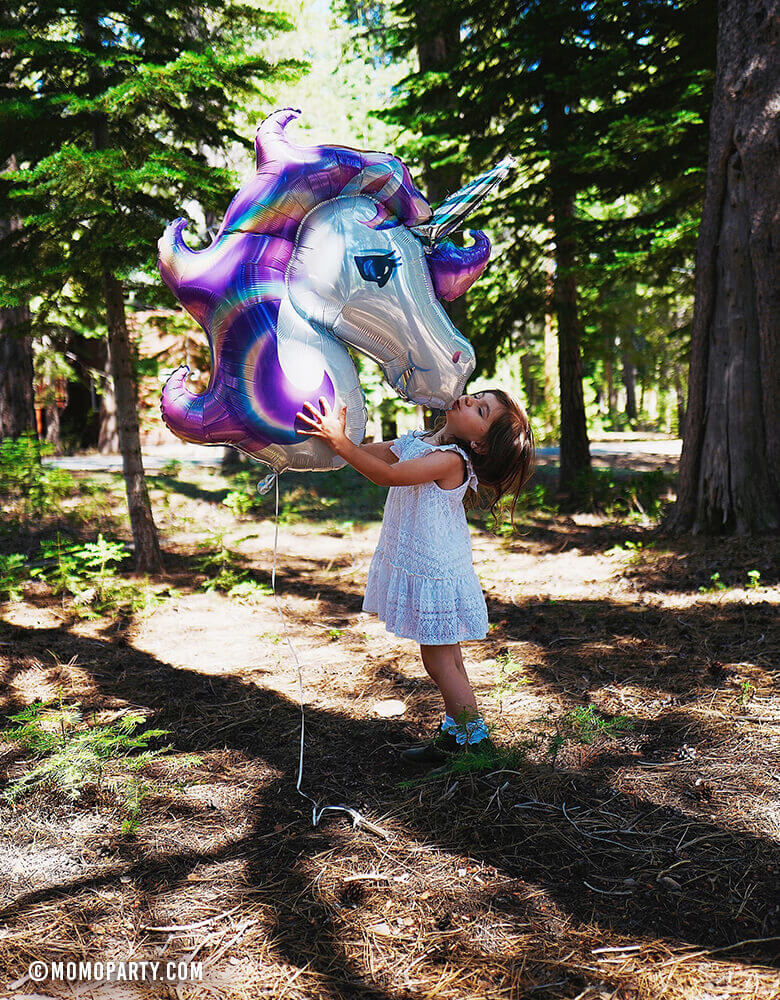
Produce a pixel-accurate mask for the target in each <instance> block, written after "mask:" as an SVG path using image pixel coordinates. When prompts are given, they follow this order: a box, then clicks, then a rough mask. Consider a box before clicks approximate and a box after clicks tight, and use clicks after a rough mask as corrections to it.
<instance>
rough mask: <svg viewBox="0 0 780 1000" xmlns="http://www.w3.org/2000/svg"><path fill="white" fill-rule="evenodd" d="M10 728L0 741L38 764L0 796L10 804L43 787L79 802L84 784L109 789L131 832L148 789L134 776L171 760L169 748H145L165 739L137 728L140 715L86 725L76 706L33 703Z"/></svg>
mask: <svg viewBox="0 0 780 1000" xmlns="http://www.w3.org/2000/svg"><path fill="white" fill-rule="evenodd" d="M9 721H10V722H11V725H10V726H9V727H7V728H6V729H4V730H2V731H0V741H2V742H7V743H8V742H10V743H16V744H18V745H19V746H20V747H22V748H23V749H24V750H26V751H27V752H28V753H29V754H30V755H31V757H32V760H33V761H37V763H35V764H34V766H32V767H31V768H30V769H29V770H27V771H26V772H25V773H24V774H23V775H22V776H21V777H19V778H16V779H14V780H13V781H11V782H10V783H9V784H8V786H7V787H6V789H5V790H4V791H3V793H2V797H3V798H5V799H6V801H9V802H15V801H17V800H18V799H20V798H21V797H23V796H24V795H26V794H28V793H30V792H32V791H33V790H34V789H37V788H48V789H51V790H53V791H55V792H56V793H59V794H62V795H64V796H65V797H66V798H67V799H68V800H69V801H71V802H75V801H76V800H78V799H79V798H80V797H81V795H82V792H83V791H84V789H85V788H86V787H87V786H88V785H94V786H96V787H97V788H109V789H111V790H112V791H113V792H115V793H116V794H117V795H118V797H119V800H120V805H121V808H122V809H123V811H125V812H128V813H129V814H130V815H129V821H130V827H129V828H127V829H126V828H125V826H124V824H123V832H129V833H133V832H135V829H136V828H137V826H138V817H139V814H140V806H141V801H142V799H143V797H144V795H145V794H147V793H148V791H149V789H151V788H152V787H153V786H152V785H150V784H149V783H145V782H144V783H141V782H139V779H138V778H137V777H136V775H137V773H138V772H140V771H141V770H143V768H145V767H147V766H148V765H149V764H151V763H152V762H153V761H158V760H164V759H170V758H171V754H170V751H171V749H172V748H171V746H170V745H166V746H163V747H159V748H157V749H152V748H150V746H149V744H150V742H151V741H152V740H155V739H158V738H159V737H161V736H166V735H167V734H168V732H169V730H167V729H139V727H140V726H141V725H142V724H143V722H144V721H145V720H144V718H143V716H142V715H137V714H128V715H125V716H123V717H122V718H121V719H118V720H117V721H116V722H112V723H108V724H104V725H97V724H93V725H89V724H88V723H86V722H85V721H84V718H83V715H82V711H81V706H80V704H79V703H78V702H76V703H74V704H72V705H63V703H62V701H61V700H60V701H59V702H58V703H56V705H55V703H53V702H50V703H43V702H34V703H33V704H32V705H29V706H28V707H27V708H25V709H23V710H22V711H21V712H17V713H16V714H15V715H11V716H9ZM175 759H176V763H177V764H181V765H188V764H199V763H200V758H199V757H196V756H193V755H188V756H185V757H177V758H175Z"/></svg>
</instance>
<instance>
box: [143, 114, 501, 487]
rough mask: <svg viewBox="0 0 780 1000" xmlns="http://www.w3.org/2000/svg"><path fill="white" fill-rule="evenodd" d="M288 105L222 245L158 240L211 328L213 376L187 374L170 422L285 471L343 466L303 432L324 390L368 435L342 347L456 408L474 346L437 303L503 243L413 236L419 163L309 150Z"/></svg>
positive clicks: (162, 263)
mask: <svg viewBox="0 0 780 1000" xmlns="http://www.w3.org/2000/svg"><path fill="white" fill-rule="evenodd" d="M299 114H300V112H298V111H294V110H292V109H285V110H283V111H277V112H275V113H274V114H272V115H270V116H269V117H268V118H267V119H266V120H265V121H264V122H263V124H262V125H261V126H260V128H259V129H258V132H257V138H256V143H255V145H256V151H257V170H256V173H255V174H254V176H253V177H252V179H251V180H250V181H249V182H248V183H247V184H246V185H244V187H243V188H241V190H240V191H239V192H238V194H237V195H236V196H235V198H234V199H233V201H232V202H231V204H230V206H229V208H228V210H227V213H226V215H225V219H224V221H223V223H222V226H221V228H220V230H219V232H218V233H217V235H216V237H215V238H214V240H213V242H212V244H211V246H209V247H208V248H206V249H204V250H200V251H193V250H191V249H190V248H189V247H188V246H187V245H186V243H185V242H184V239H183V236H182V233H183V230H184V229H185V227H186V220H184V219H177V220H176V221H175V222H172V223H171V224H170V225H169V226H168V227H167V229H166V230H165V233H164V234H163V236H162V238H161V239H160V242H159V251H160V258H159V267H160V272H161V274H162V277H163V280H164V281H165V283H166V284H167V285H168V287H169V288H170V289H171V291H172V292H173V294H174V295H175V296H176V298H177V299H178V300H179V301H180V302H181V303H182V305H183V306H184V307H185V308H186V309H187V311H188V312H189V313H190V314H191V315H192V316H193V317H194V318H195V319H196V320H197V321H198V323H200V325H201V326H202V327H203V328H204V330H205V331H206V335H207V337H208V340H209V346H210V348H211V381H210V383H209V387H208V389H207V390H206V392H205V393H203V394H202V395H197V394H195V393H193V392H192V391H191V390H190V389H189V388H188V387H187V385H186V382H185V379H186V375H187V372H188V369H187V368H186V367H184V368H180V369H178V370H177V371H176V372H175V373H174V374H173V375H172V376H171V377H170V379H169V380H168V382H167V383H166V384H165V386H164V388H163V394H162V415H163V420H164V421H165V423H166V424H167V425H168V427H169V428H170V429H171V430H172V431H173V432H174V433H175V434H177V435H178V436H179V437H181V438H183V439H184V440H186V441H194V442H197V443H198V444H210V445H218V444H219V445H231V446H233V447H235V448H238V449H239V450H241V451H243V452H245V453H246V454H248V455H250V456H252V457H253V458H255V459H258V460H259V461H261V462H265V463H266V464H268V465H270V466H271V467H272V468H273V469H274V470H276V471H278V472H280V471H282V470H284V469H298V470H303V469H319V470H323V469H332V468H339V467H340V466H341V465H343V464H344V463H343V460H341V459H339V458H338V457H337V456H335V455H334V454H333V453H332V452H331V450H330V449H329V448H328V447H327V445H325V444H323V443H322V442H321V441H318V440H317V439H316V438H311V437H302V436H301V435H299V434H297V433H296V430H297V427H298V426H301V428H302V429H303V425H301V424H300V423H299V422H297V420H296V416H295V415H296V413H297V412H298V411H299V410H300V409H301V406H302V404H303V403H304V401H306V400H316V399H317V398H319V397H320V396H324V397H325V398H326V399H327V400H328V401H329V402H330V403H331V405H333V406H341V405H346V407H347V434H348V435H349V437H350V438H351V439H352V440H353V441H356V442H360V441H361V440H362V438H363V434H364V431H365V404H364V397H363V393H362V391H361V389H360V384H359V381H358V376H357V372H356V370H355V366H354V364H353V363H352V360H351V358H350V356H349V352H348V351H347V348H346V346H345V345H348V346H350V347H353V348H355V349H356V350H359V351H361V352H362V353H364V354H366V355H368V356H369V357H370V358H372V359H374V360H375V361H376V362H377V363H378V364H379V365H380V366H381V368H382V371H383V372H384V375H385V377H386V378H387V380H388V382H389V383H390V385H392V386H393V387H394V389H395V390H396V391H397V392H398V393H399V395H401V396H402V397H404V398H406V399H409V400H412V401H414V402H417V403H421V404H425V405H429V406H433V407H437V408H447V407H449V406H451V405H452V403H453V402H454V400H455V399H456V398H457V397H458V396H459V395H460V394H461V392H462V391H463V388H464V386H465V383H466V380H467V379H468V377H469V375H470V374H471V372H472V371H473V370H474V364H475V361H474V352H473V350H472V348H471V345H470V344H469V343H468V341H467V340H466V339H465V338H464V337H462V336H461V334H460V333H458V331H457V330H456V329H455V327H454V326H453V325H452V323H451V322H450V320H449V318H448V316H447V314H446V313H445V311H444V309H443V307H442V306H441V303H440V302H439V301H438V298H437V296H438V297H441V298H445V299H453V298H455V297H457V296H458V295H462V294H463V292H464V291H465V290H466V289H467V288H468V287H469V286H470V285H471V284H472V282H473V281H474V280H475V279H476V278H477V277H478V276H479V274H480V273H481V271H482V270H483V268H484V267H485V265H486V263H487V260H488V257H489V255H490V243H489V242H488V240H487V238H486V237H485V236H484V234H482V233H477V234H474V236H475V242H474V244H473V246H471V247H468V248H466V249H459V248H457V247H455V246H454V244H452V243H444V244H439V245H434V246H433V247H431V246H430V241H426V240H425V238H424V237H423V236H422V235H421V234H418V233H416V232H415V227H416V226H420V225H422V224H424V223H425V222H426V221H428V220H429V219H430V218H431V209H430V206H429V205H428V203H427V202H426V200H425V199H424V198H423V196H422V195H421V194H420V192H419V191H418V190H417V189H416V188H415V186H414V184H413V183H412V180H411V177H410V176H409V172H408V171H407V169H406V167H405V166H404V165H403V164H402V163H401V162H400V161H399V160H397V159H396V158H394V157H392V156H389V155H388V154H386V153H373V152H360V151H358V150H354V149H348V148H345V147H340V146H313V147H298V146H296V145H293V143H292V142H290V140H289V139H288V138H287V136H286V135H285V127H286V126H287V125H288V124H289V122H290V121H292V120H293V119H295V118H297V117H298V115H299Z"/></svg>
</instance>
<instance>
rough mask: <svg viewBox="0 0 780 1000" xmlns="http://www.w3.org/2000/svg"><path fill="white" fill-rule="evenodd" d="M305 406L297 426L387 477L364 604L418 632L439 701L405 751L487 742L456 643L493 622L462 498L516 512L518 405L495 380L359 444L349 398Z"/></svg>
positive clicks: (528, 460)
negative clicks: (383, 437)
mask: <svg viewBox="0 0 780 1000" xmlns="http://www.w3.org/2000/svg"><path fill="white" fill-rule="evenodd" d="M304 406H305V407H306V410H307V411H308V412H307V413H299V414H298V417H299V419H300V420H301V421H303V422H304V423H305V424H307V428H306V430H299V433H301V434H311V435H313V436H315V437H320V438H322V439H323V440H324V441H326V442H327V443H328V444H329V445H330V447H331V448H332V449H333V450H334V451H335V452H336V454H337V455H340V456H341V457H342V458H343V459H345V460H346V461H347V462H348V463H349V464H350V465H351V466H352V467H353V468H355V469H357V471H358V472H360V473H361V474H362V475H364V476H365V477H366V478H367V479H370V480H371V482H373V483H376V484H377V485H378V486H389V487H390V490H389V492H388V495H387V503H386V505H385V512H384V518H383V520H382V530H381V533H380V536H379V544H378V546H377V549H376V552H375V553H374V557H373V559H372V560H371V567H370V569H369V571H368V583H367V586H366V596H365V599H364V601H363V610H364V611H372V612H376V613H377V615H378V616H379V617H380V618H381V619H382V620H383V621H384V622H385V624H386V627H387V630H388V631H390V632H393V633H394V634H395V635H397V636H399V637H400V638H403V639H413V640H414V641H415V642H417V643H419V645H420V655H421V656H422V662H423V665H424V667H425V670H426V671H427V673H428V674H429V676H430V677H431V679H432V680H433V681H434V683H435V684H436V686H437V687H438V689H439V691H440V693H441V696H442V698H443V700H444V711H445V715H444V721H443V722H442V723H441V725H440V727H439V731H438V733H437V735H436V737H435V738H434V740H433V741H432V742H429V743H427V744H425V745H423V746H418V747H411V748H409V749H408V750H405V751H404V752H403V757H404V758H406V760H407V761H409V762H411V763H415V764H421V765H428V764H435V763H440V762H441V761H442V760H444V759H446V757H447V756H449V755H450V754H453V753H456V752H458V751H460V750H463V749H469V748H477V749H480V750H482V749H484V748H486V747H490V746H491V744H490V741H489V739H488V732H487V728H486V727H485V723H484V721H483V720H482V717H481V716H480V714H479V712H478V710H477V702H476V698H475V696H474V691H473V690H472V687H471V684H470V683H469V679H468V676H467V674H466V669H465V667H464V665H463V656H462V655H461V649H460V643H461V642H462V641H464V640H466V639H484V638H485V636H486V635H487V625H488V621H487V608H486V606H485V598H484V596H483V594H482V589H481V587H480V584H479V580H478V578H477V575H476V573H475V572H474V566H473V562H472V554H471V537H470V535H469V529H468V524H467V522H466V515H465V511H464V506H463V501H464V498H465V496H466V494H467V493H468V492H469V491H473V494H474V495H475V496H476V495H477V491H478V490H479V492H480V494H482V496H483V498H484V499H485V500H487V502H488V505H489V506H490V508H491V510H492V512H493V514H494V515H495V514H496V511H497V508H498V507H499V503H500V501H501V498H502V497H503V496H505V495H506V494H510V495H511V496H512V504H511V512H512V513H514V508H515V503H516V502H517V497H518V494H519V492H520V490H521V489H522V487H523V485H524V484H525V483H526V482H527V480H528V478H529V477H530V475H531V472H532V470H533V460H534V439H533V433H532V431H531V426H530V424H529V422H528V417H527V416H526V413H525V411H524V410H523V408H522V407H521V406H520V404H519V403H517V401H516V400H514V399H513V398H512V397H511V396H509V395H508V394H507V393H505V392H503V391H502V390H500V389H492V390H488V391H485V392H477V393H475V394H474V395H465V396H461V397H460V398H459V399H458V400H457V401H456V402H455V404H454V405H453V407H452V408H451V409H450V410H448V411H447V414H446V420H445V423H444V426H442V427H441V428H440V429H438V430H436V431H433V432H420V431H416V432H409V433H407V434H404V435H403V436H402V437H400V438H398V439H397V440H395V441H382V442H378V443H373V444H364V445H355V444H353V443H352V442H351V441H350V440H349V438H347V436H346V434H345V433H344V427H345V419H346V407H344V408H342V410H341V412H340V414H336V413H335V412H334V411H332V410H331V409H330V407H329V406H328V403H327V402H326V401H325V400H324V399H320V401H319V408H317V407H315V406H313V405H312V404H311V403H305V404H304ZM470 499H471V500H472V501H473V499H474V498H473V497H470Z"/></svg>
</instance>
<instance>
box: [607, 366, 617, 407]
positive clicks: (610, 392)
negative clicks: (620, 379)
mask: <svg viewBox="0 0 780 1000" xmlns="http://www.w3.org/2000/svg"><path fill="white" fill-rule="evenodd" d="M604 378H605V379H606V381H607V416H608V417H609V419H610V421H612V420H614V419H615V410H616V409H617V404H616V396H615V376H614V374H613V371H612V361H611V360H610V359H609V358H608V359H607V360H606V361H605V362H604Z"/></svg>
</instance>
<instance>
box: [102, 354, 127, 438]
mask: <svg viewBox="0 0 780 1000" xmlns="http://www.w3.org/2000/svg"><path fill="white" fill-rule="evenodd" d="M102 383H103V384H102V386H101V388H102V392H101V393H100V429H99V430H98V451H99V452H100V454H101V455H116V453H117V452H118V451H121V445H120V444H119V431H118V429H117V418H116V393H115V392H114V377H113V373H112V371H111V354H110V352H109V354H108V355H107V356H106V370H105V374H104V375H103V378H102Z"/></svg>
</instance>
